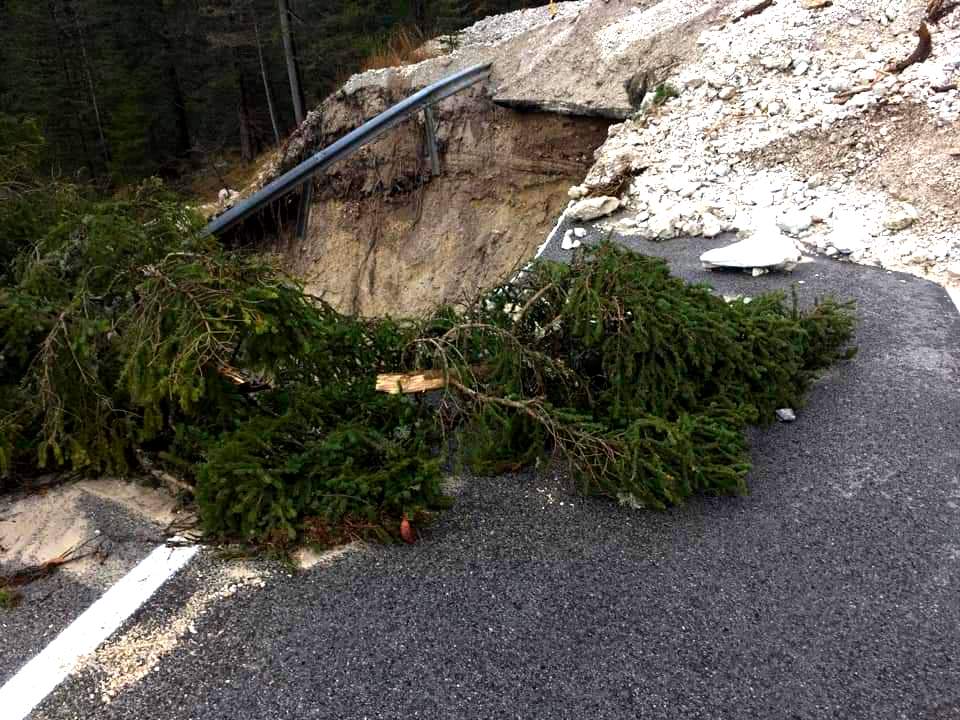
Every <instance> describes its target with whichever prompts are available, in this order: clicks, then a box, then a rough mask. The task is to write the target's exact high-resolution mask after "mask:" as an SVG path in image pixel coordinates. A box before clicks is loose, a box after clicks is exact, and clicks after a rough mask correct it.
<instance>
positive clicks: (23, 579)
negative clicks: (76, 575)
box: [0, 538, 98, 587]
mask: <svg viewBox="0 0 960 720" xmlns="http://www.w3.org/2000/svg"><path fill="white" fill-rule="evenodd" d="M94 540H95V538H89V539H87V540H84V541H83V542H82V543H80V544H79V545H74V546H73V547H72V548H70V549H69V550H65V551H64V552H62V553H61V554H60V555H57V557H55V558H52V559H50V560H47V561H46V562H43V563H40V564H39V565H29V566H27V567H25V568H23V569H22V570H17V571H16V572H13V573H10V574H9V575H0V586H5V587H23V586H24V585H29V584H30V583H32V582H36V581H37V580H41V579H43V578H45V577H49V576H50V575H52V574H53V573H55V572H56V571H57V570H58V569H59V568H61V567H63V566H64V565H66V564H68V563H72V562H76V561H77V560H83V559H84V558H87V557H90V556H91V555H95V554H96V553H97V552H98V550H91V551H90V552H87V553H83V554H82V555H78V554H77V553H78V551H79V550H81V549H82V548H84V547H85V546H87V545H89V544H90V543H91V542H93V541H94Z"/></svg>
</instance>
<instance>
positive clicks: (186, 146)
mask: <svg viewBox="0 0 960 720" xmlns="http://www.w3.org/2000/svg"><path fill="white" fill-rule="evenodd" d="M167 77H168V78H169V81H170V95H171V99H172V100H173V116H174V119H175V124H176V133H177V140H176V149H175V152H176V156H177V157H180V158H182V157H186V156H187V155H189V154H190V147H191V142H190V119H189V117H188V116H187V101H186V99H185V98H184V96H183V87H182V86H181V85H180V75H179V73H178V72H177V68H176V66H174V65H169V66H168V67H167Z"/></svg>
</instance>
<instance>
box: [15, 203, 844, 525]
mask: <svg viewBox="0 0 960 720" xmlns="http://www.w3.org/2000/svg"><path fill="white" fill-rule="evenodd" d="M18 192H19V191H18ZM37 192H40V191H39V190H37ZM18 197H19V198H20V199H21V200H22V199H23V198H24V197H25V196H24V195H18ZM43 197H44V198H46V201H45V203H44V204H43V207H42V208H41V209H38V210H37V211H36V213H35V215H34V216H30V213H29V212H26V211H25V210H24V208H23V207H21V208H20V210H18V215H17V222H18V225H17V227H18V228H21V232H23V230H22V229H23V228H30V233H29V234H30V237H29V241H28V242H24V243H22V246H21V248H20V250H19V251H18V252H17V253H16V256H15V258H14V260H13V261H12V263H10V265H9V266H8V268H7V272H6V279H5V280H4V283H5V284H4V285H3V286H2V288H0V339H2V343H3V350H2V353H0V473H2V474H3V475H4V476H5V477H6V478H7V480H6V482H8V483H10V482H13V481H14V479H15V478H17V477H22V476H23V474H25V473H29V472H36V471H40V470H43V469H46V470H48V471H49V470H54V469H58V468H72V469H74V470H76V471H79V472H84V473H115V474H126V473H132V472H137V471H138V469H140V466H141V465H142V464H143V463H144V462H149V463H151V465H152V464H154V463H157V464H161V465H162V466H163V467H165V469H166V470H167V471H168V472H172V473H175V474H177V475H179V476H180V477H182V478H183V479H184V481H185V482H186V483H187V486H189V487H191V488H194V490H193V491H194V492H195V494H196V500H197V503H198V508H199V511H200V516H201V519H202V521H203V524H204V527H205V529H206V530H207V531H208V532H209V533H210V534H212V535H214V536H229V537H239V538H243V539H256V540H271V541H278V542H286V541H289V540H290V539H293V538H296V537H297V536H298V535H301V534H303V533H306V534H308V535H309V536H310V537H312V538H314V539H318V538H319V539H326V540H331V541H334V540H337V539H339V538H342V537H344V536H345V535H350V534H352V533H359V534H364V533H368V532H369V533H375V534H376V533H384V532H386V533H388V534H393V533H395V532H396V530H397V527H398V524H399V522H400V519H401V518H403V517H407V518H409V519H411V520H413V521H414V522H419V521H421V520H425V519H426V518H427V517H428V516H429V515H430V513H431V512H432V511H433V510H435V509H437V508H440V507H443V506H444V504H445V499H444V498H443V496H442V493H441V479H442V470H441V467H442V463H444V462H445V461H446V460H447V458H446V457H445V455H446V454H447V448H450V447H455V448H456V450H455V452H456V453H457V455H458V456H459V457H460V458H462V460H463V461H464V462H465V463H466V464H467V465H468V466H469V467H471V468H473V469H474V470H476V471H478V472H482V473H503V472H507V471H512V470H518V469H521V468H524V467H529V466H531V465H533V464H534V463H536V462H538V461H539V460H541V459H544V458H548V457H556V458H557V460H558V461H559V462H560V463H562V464H563V465H564V466H565V467H567V468H569V470H570V472H571V474H572V475H573V477H575V478H576V480H577V482H578V484H579V487H580V488H581V490H582V491H583V492H584V493H587V494H591V495H602V496H608V497H610V498H613V499H616V500H619V501H620V502H622V503H625V504H627V505H630V506H636V507H640V506H642V507H650V508H663V507H667V506H669V505H675V504H679V503H682V502H684V500H686V499H687V498H689V497H690V496H691V495H694V494H696V493H711V494H741V493H744V492H746V489H747V488H746V480H745V479H746V474H747V471H748V469H749V467H750V465H749V456H748V448H747V443H746V440H745V436H744V431H745V429H746V427H747V426H748V425H752V424H762V423H765V422H768V421H770V419H772V418H773V417H774V411H775V410H776V409H777V408H780V407H797V406H799V405H800V404H801V403H802V400H803V396H804V394H805V392H806V390H807V389H808V387H809V385H810V383H811V382H812V381H813V380H814V378H815V377H816V374H817V373H818V371H820V370H822V369H823V368H825V367H826V366H828V365H829V364H830V363H832V362H834V361H836V360H838V359H841V358H843V357H846V356H847V354H848V353H847V350H846V347H847V343H848V341H849V340H850V337H851V334H852V329H853V315H852V311H851V309H850V307H849V306H847V305H842V304H838V303H836V302H834V301H832V300H827V301H824V302H822V303H820V304H818V305H816V306H815V307H813V308H810V309H809V310H807V311H804V312H801V311H799V310H798V309H797V307H796V306H795V304H793V303H788V302H786V300H785V298H784V297H782V296H780V295H767V296H763V297H760V298H755V299H754V300H753V301H752V302H747V301H741V300H738V301H735V302H731V303H727V302H725V301H724V300H723V299H722V298H720V297H718V296H717V295H715V294H714V293H713V292H712V291H711V290H710V289H709V288H706V287H702V286H693V285H688V284H686V283H684V282H683V281H681V280H679V279H677V278H674V277H672V276H671V275H670V274H669V272H668V268H667V266H666V264H665V263H664V262H662V261H661V260H657V259H653V258H648V257H644V256H642V255H637V254H634V253H631V252H629V251H626V250H622V249H619V248H617V247H615V246H613V245H610V244H604V245H601V246H600V247H598V248H595V249H593V250H587V251H584V252H582V253H581V254H580V255H579V256H578V257H577V258H576V259H575V260H574V261H573V262H572V263H571V264H570V265H561V264H556V263H551V262H546V261H543V262H537V263H535V264H534V265H533V266H531V267H530V268H528V269H527V270H526V271H525V272H524V273H523V276H522V278H520V279H519V280H518V281H516V282H513V283H508V284H504V285H503V286H501V287H498V288H494V289H492V290H490V291H489V292H487V293H485V294H484V295H483V296H481V297H479V298H477V299H476V300H475V301H474V302H471V303H468V304H466V305H465V306H462V307H458V308H453V307H444V308H440V309H438V310H437V311H436V312H435V313H433V314H432V315H431V316H430V317H428V318H425V319H421V320H416V321H414V320H407V321H396V320H390V319H382V320H364V319H360V318H354V317H348V316H344V315H342V314H340V313H337V312H336V311H335V310H334V309H333V308H331V307H330V306H328V305H327V304H325V303H324V302H322V301H320V300H318V299H315V298H312V297H309V296H308V295H306V294H305V293H304V292H303V290H302V288H301V286H299V285H298V284H297V283H295V282H294V281H292V280H291V279H290V278H288V277H286V276H285V275H284V274H283V273H282V272H281V271H280V270H279V269H278V267H277V265H276V264H275V262H274V261H272V260H271V259H270V258H269V257H268V256H263V255H257V254H253V253H250V252H238V251H230V250H227V249H225V248H223V247H221V246H219V245H218V244H217V243H216V242H215V241H213V240H210V239H201V238H200V237H199V233H198V229H199V222H198V220H197V219H196V218H195V217H194V216H193V215H192V214H191V213H190V212H188V211H187V210H185V209H184V208H183V206H182V205H181V204H180V203H178V202H177V201H176V200H175V199H173V198H169V197H166V196H165V195H164V193H163V190H162V188H161V187H160V186H158V185H156V184H150V185H147V186H145V187H143V188H141V189H140V191H139V192H138V193H136V194H132V195H130V196H129V197H127V198H123V199H110V200H103V199H100V198H96V197H89V196H85V195H84V194H82V193H80V192H77V191H75V190H73V189H65V188H58V189H56V190H55V191H53V190H48V191H45V194H43ZM24 207H29V204H28V205H26V206H24ZM24 213H26V214H24ZM413 370H418V371H427V372H432V373H433V374H434V375H435V376H436V377H440V378H442V382H441V383H440V384H441V385H443V390H442V391H441V397H440V399H439V400H437V399H436V398H435V397H433V396H424V395H414V394H405V393H403V392H400V393H396V394H387V393H383V392H378V391H377V389H376V381H377V377H378V375H381V374H383V373H389V372H399V373H403V372H408V371H413Z"/></svg>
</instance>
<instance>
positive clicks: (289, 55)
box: [277, 0, 304, 125]
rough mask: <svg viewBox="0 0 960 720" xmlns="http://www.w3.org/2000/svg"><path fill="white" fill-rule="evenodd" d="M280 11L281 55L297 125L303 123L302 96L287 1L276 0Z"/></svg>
mask: <svg viewBox="0 0 960 720" xmlns="http://www.w3.org/2000/svg"><path fill="white" fill-rule="evenodd" d="M277 9H278V10H279V11H280V35H281V36H282V38H283V53H284V55H285V57H286V59H287V77H288V78H289V79H290V97H291V99H292V100H293V114H294V116H295V117H296V119H297V125H299V124H300V123H302V122H303V118H304V114H303V95H302V93H301V91H300V74H299V71H298V68H297V56H296V53H295V52H294V49H293V34H292V33H291V31H290V8H289V6H288V5H287V0H277Z"/></svg>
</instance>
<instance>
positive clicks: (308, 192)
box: [297, 178, 313, 240]
mask: <svg viewBox="0 0 960 720" xmlns="http://www.w3.org/2000/svg"><path fill="white" fill-rule="evenodd" d="M312 203H313V178H310V179H309V180H307V181H306V182H305V183H304V184H303V188H302V189H301V191H300V207H298V208H297V240H305V239H306V237H307V225H308V224H309V223H310V205H311V204H312Z"/></svg>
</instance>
